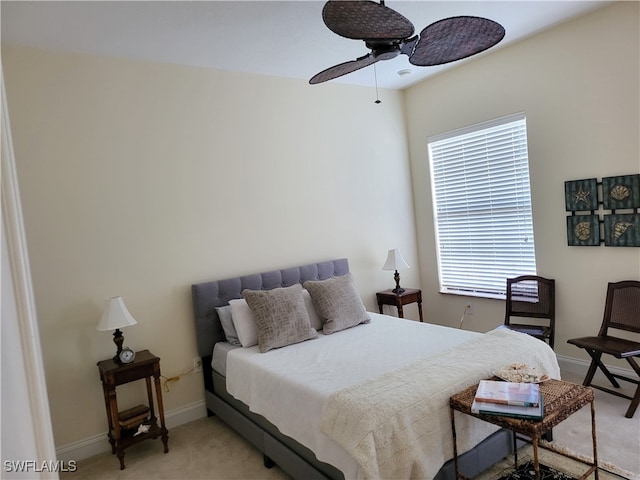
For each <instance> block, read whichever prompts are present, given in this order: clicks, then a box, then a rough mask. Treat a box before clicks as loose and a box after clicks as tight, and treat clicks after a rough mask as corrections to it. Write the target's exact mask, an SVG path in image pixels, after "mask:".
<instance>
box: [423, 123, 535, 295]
mask: <svg viewBox="0 0 640 480" xmlns="http://www.w3.org/2000/svg"><path fill="white" fill-rule="evenodd" d="M428 144H429V158H430V161H431V182H432V193H433V208H434V218H435V230H436V245H437V251H438V270H439V275H440V291H441V292H443V293H457V294H463V295H474V296H486V297H495V296H501V295H504V294H505V289H506V279H507V277H515V276H518V275H527V274H529V275H535V274H536V257H535V245H534V241H533V220H532V217H531V194H530V188H529V159H528V155H527V130H526V118H525V116H524V114H517V115H511V116H508V117H504V118H499V119H496V120H493V121H489V122H485V123H482V124H479V125H474V126H471V127H467V128H464V129H460V130H456V131H453V132H448V133H444V134H441V135H437V136H434V137H430V138H429V139H428Z"/></svg>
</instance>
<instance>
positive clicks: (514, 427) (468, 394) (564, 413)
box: [449, 377, 598, 480]
mask: <svg viewBox="0 0 640 480" xmlns="http://www.w3.org/2000/svg"><path fill="white" fill-rule="evenodd" d="M493 380H498V379H497V378H495V377H494V378H493ZM477 389H478V385H474V386H471V387H469V388H467V389H466V390H463V391H462V392H460V393H457V394H455V395H453V396H452V397H451V398H450V399H449V407H450V408H449V410H450V412H451V431H452V432H453V458H454V465H455V472H456V479H459V478H462V479H467V477H466V476H464V475H462V474H461V473H460V471H459V470H458V447H457V441H456V424H455V415H454V414H455V411H456V410H457V411H459V412H462V413H465V414H467V415H471V416H473V417H476V418H479V419H481V420H484V421H485V422H489V423H492V424H494V425H498V426H500V427H502V428H506V429H508V430H511V431H512V432H513V455H514V461H515V465H516V468H518V450H517V445H516V443H517V440H518V439H520V440H527V441H528V442H529V443H531V445H532V446H533V465H534V470H535V473H536V479H538V480H539V479H540V466H539V463H538V447H540V448H546V449H548V450H552V451H553V452H555V453H557V454H559V455H563V456H565V457H568V458H571V459H573V460H576V461H578V462H580V463H585V464H587V465H589V469H588V470H587V471H586V472H585V474H584V475H583V476H582V477H580V479H586V478H587V477H589V475H591V473H594V476H595V479H596V480H598V453H597V445H596V417H595V406H594V396H593V390H592V389H591V388H589V387H583V386H582V385H577V384H575V383H569V382H563V381H561V380H547V381H546V382H543V383H541V384H540V392H541V393H542V394H543V396H544V417H543V418H542V420H529V419H522V418H511V417H506V416H501V415H483V414H476V413H472V412H471V404H472V403H473V399H474V397H475V395H476V390H477ZM587 404H591V438H592V441H593V463H590V462H587V461H586V460H585V459H584V458H580V457H576V456H574V455H572V454H569V453H567V452H565V451H562V450H556V449H554V448H552V447H551V446H545V445H539V440H540V438H542V436H543V435H544V434H545V433H546V432H548V431H550V430H551V429H552V428H553V427H555V426H556V425H558V424H559V423H560V422H562V421H564V420H566V419H567V418H568V417H569V416H571V415H572V414H574V413H575V412H577V411H578V410H580V409H581V408H582V407H584V406H585V405H587ZM518 434H520V435H525V436H526V437H528V439H525V438H522V437H518ZM529 439H530V440H529Z"/></svg>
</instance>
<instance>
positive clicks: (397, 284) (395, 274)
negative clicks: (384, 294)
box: [391, 270, 404, 295]
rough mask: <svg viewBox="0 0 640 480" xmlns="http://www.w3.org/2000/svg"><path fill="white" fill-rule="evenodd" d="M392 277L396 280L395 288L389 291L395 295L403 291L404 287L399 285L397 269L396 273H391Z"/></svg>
mask: <svg viewBox="0 0 640 480" xmlns="http://www.w3.org/2000/svg"><path fill="white" fill-rule="evenodd" d="M393 279H394V280H395V281H396V288H394V289H393V290H391V291H392V292H393V293H395V294H396V295H398V294H399V293H403V292H404V288H402V287H401V286H400V274H399V273H398V270H396V273H394V274H393Z"/></svg>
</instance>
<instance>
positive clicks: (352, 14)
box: [309, 0, 505, 85]
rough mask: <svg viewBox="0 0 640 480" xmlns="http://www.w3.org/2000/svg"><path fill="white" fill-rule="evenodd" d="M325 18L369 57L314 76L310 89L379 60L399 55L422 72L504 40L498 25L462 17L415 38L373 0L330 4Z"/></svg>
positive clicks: (395, 14) (438, 24) (392, 13)
mask: <svg viewBox="0 0 640 480" xmlns="http://www.w3.org/2000/svg"><path fill="white" fill-rule="evenodd" d="M322 19H323V20H324V23H325V25H326V26H327V27H328V28H329V30H331V31H332V32H334V33H336V34H338V35H340V36H341V37H345V38H349V39H352V40H364V43H365V45H366V46H367V48H369V49H370V50H371V52H369V53H367V54H366V55H364V56H362V57H359V58H357V59H356V60H352V61H349V62H345V63H340V64H338V65H334V66H333V67H330V68H327V69H326V70H323V71H321V72H320V73H317V74H316V75H314V76H313V77H312V78H311V79H310V80H309V83H310V84H312V85H315V84H318V83H322V82H326V81H328V80H333V79H334V78H338V77H341V76H343V75H347V74H349V73H352V72H355V71H356V70H360V69H361V68H364V67H368V66H369V65H373V64H374V63H376V62H379V61H380V60H390V59H392V58H395V57H397V56H398V55H400V54H404V55H407V56H408V57H409V62H410V63H411V64H413V65H416V66H419V67H428V66H433V65H441V64H443V63H449V62H454V61H456V60H461V59H463V58H466V57H470V56H471V55H475V54H476V53H480V52H482V51H484V50H487V49H488V48H491V47H493V46H494V45H495V44H497V43H498V42H499V41H500V40H502V39H503V38H504V34H505V31H504V28H503V27H502V25H500V24H499V23H496V22H494V21H493V20H489V19H487V18H482V17H472V16H459V17H450V18H444V19H442V20H439V21H437V22H435V23H432V24H431V25H429V26H427V27H425V28H424V29H423V30H422V31H421V32H420V35H415V36H414V35H413V34H414V31H415V30H414V27H413V24H412V23H411V22H410V21H409V20H407V19H406V18H405V17H404V16H402V15H401V14H400V13H398V12H396V11H395V10H392V9H391V8H389V7H386V6H385V4H384V0H380V3H377V2H374V1H371V0H355V1H354V0H329V1H328V2H327V3H326V4H325V6H324V8H323V9H322Z"/></svg>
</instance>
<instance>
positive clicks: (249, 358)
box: [227, 313, 559, 479]
mask: <svg viewBox="0 0 640 480" xmlns="http://www.w3.org/2000/svg"><path fill="white" fill-rule="evenodd" d="M370 316H371V323H369V324H365V325H359V326H357V327H354V328H351V329H348V330H345V331H342V332H338V333H335V334H332V335H326V336H325V335H320V338H318V339H316V340H311V341H307V342H303V343H301V344H297V345H290V346H288V347H286V348H281V349H276V350H271V351H269V352H267V353H264V354H261V353H259V351H258V348H257V347H252V348H242V349H236V350H233V351H232V352H229V355H228V357H227V388H228V390H229V392H230V393H231V395H233V396H234V397H235V398H237V399H239V400H241V401H242V402H244V403H245V404H247V405H249V408H250V409H251V410H252V411H254V412H256V413H259V414H260V415H262V416H264V417H265V418H267V419H268V420H269V421H270V422H271V423H273V424H274V425H276V426H277V427H278V428H279V430H280V431H281V432H282V433H284V434H285V435H288V436H290V437H292V438H295V439H296V440H297V441H298V442H300V443H301V444H303V445H305V446H307V447H308V448H310V449H311V450H312V451H313V452H314V453H315V454H316V457H317V458H318V459H319V460H322V461H325V462H327V463H330V464H332V465H334V466H335V467H337V468H338V469H340V470H341V471H342V472H343V473H344V474H345V478H347V479H351V478H394V479H396V478H398V479H400V478H432V477H433V476H434V475H435V473H436V472H437V471H438V469H439V468H440V467H441V466H442V464H443V463H444V462H445V461H447V460H448V459H450V458H451V457H452V455H453V449H452V445H451V428H450V420H449V409H448V398H449V396H450V395H451V394H452V393H455V392H457V391H458V390H461V389H463V388H465V387H466V386H469V385H471V384H473V383H475V382H477V381H478V380H480V379H481V378H485V377H487V376H489V375H490V374H491V372H492V371H493V370H495V369H498V368H500V367H502V366H504V365H506V364H509V363H512V362H515V361H521V362H524V363H527V364H529V365H532V366H538V368H541V369H543V370H544V371H545V372H547V373H548V374H549V375H550V376H551V377H554V378H559V369H558V365H557V362H556V359H555V355H554V354H553V351H551V349H549V348H548V347H547V346H546V345H545V344H544V343H543V342H540V341H539V340H536V339H533V338H531V337H528V336H526V335H522V334H516V333H513V332H510V331H507V330H504V329H498V330H495V331H492V332H490V333H489V334H485V335H482V334H479V333H475V332H468V331H463V330H456V329H451V328H447V327H442V326H437V325H430V324H421V323H418V322H413V321H409V320H399V319H397V318H395V317H389V316H386V315H379V314H375V313H371V314H370ZM486 339H490V340H491V342H493V343H492V344H491V345H487V346H486V347H488V348H485V347H482V346H480V345H481V344H482V342H483V341H486ZM496 345H499V347H496ZM510 345H512V346H513V348H511V347H510ZM482 350H485V351H489V352H490V355H487V358H485V359H481V358H480V357H481V355H480V354H479V352H481V351H482ZM463 352H468V355H467V354H466V353H464V355H463ZM463 356H466V359H465V360H463V361H462V362H458V361H455V362H454V359H455V358H462V357H463ZM489 357H492V358H489ZM374 391H375V392H377V393H376V394H375V395H373V396H372V392H374ZM416 399H417V400H419V401H418V402H416ZM416 403H417V404H419V405H421V406H417V405H416ZM383 406H384V408H382V407H383ZM407 407H410V408H407ZM414 407H415V408H414ZM425 415H426V416H427V417H428V419H427V420H428V421H424V420H425V419H424V418H422V417H424V416H425ZM421 416H422V417H421ZM414 424H415V426H416V428H415V429H414V427H413V425H414ZM381 426H382V428H381V429H380V428H379V427H381ZM459 429H460V431H459V432H458V441H459V445H460V447H461V448H460V450H461V451H465V450H467V449H469V448H471V447H473V446H474V445H475V444H477V443H478V442H479V441H481V440H482V439H483V438H485V437H486V436H487V435H489V434H490V433H491V432H493V431H494V430H495V427H493V426H491V425H489V424H486V423H484V422H479V421H477V420H475V419H472V418H471V417H468V416H466V417H465V418H461V419H460V427H459ZM457 430H458V429H457ZM416 455H417V456H416ZM394 458H397V459H398V460H400V461H399V462H396V461H395V460H394ZM407 459H408V460H407ZM397 464H400V467H398V465H397Z"/></svg>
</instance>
